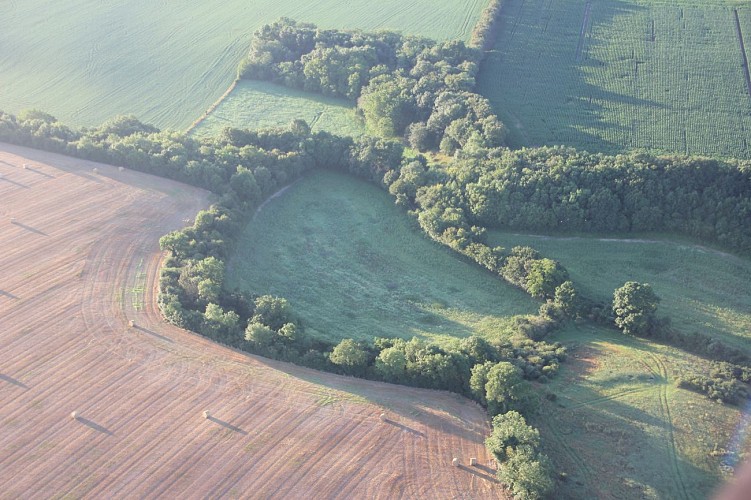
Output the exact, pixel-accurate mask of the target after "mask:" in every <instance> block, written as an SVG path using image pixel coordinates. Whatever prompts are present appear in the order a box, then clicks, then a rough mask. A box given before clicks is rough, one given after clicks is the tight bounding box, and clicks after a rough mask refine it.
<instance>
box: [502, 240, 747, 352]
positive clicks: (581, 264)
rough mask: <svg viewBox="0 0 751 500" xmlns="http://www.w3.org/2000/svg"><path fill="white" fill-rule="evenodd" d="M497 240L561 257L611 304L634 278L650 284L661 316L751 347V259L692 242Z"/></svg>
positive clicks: (685, 328) (585, 288)
mask: <svg viewBox="0 0 751 500" xmlns="http://www.w3.org/2000/svg"><path fill="white" fill-rule="evenodd" d="M491 240H492V242H493V243H494V244H498V245H501V246H505V247H511V246H514V245H529V246H531V247H533V248H536V249H537V250H539V251H540V252H542V254H543V255H545V256H546V257H550V258H552V259H556V260H558V261H560V262H561V263H562V264H563V265H564V266H566V268H567V269H568V271H569V273H570V275H571V278H572V280H573V281H574V283H576V285H577V286H578V287H579V288H580V289H581V290H582V292H583V293H584V294H586V295H587V296H589V297H592V298H596V299H599V300H603V301H607V302H611V301H612V298H613V291H614V290H615V289H616V288H617V287H619V286H621V285H622V284H623V283H625V282H626V281H640V282H647V283H650V284H651V285H652V286H653V288H654V290H655V292H656V293H657V294H658V295H659V296H660V297H661V299H662V301H661V302H660V305H659V307H658V310H657V313H658V315H660V316H668V317H670V319H671V320H672V325H673V327H675V328H676V329H678V330H679V331H682V332H687V333H690V332H694V331H697V332H699V333H703V334H708V335H711V336H716V337H718V338H721V339H722V340H724V341H726V342H728V343H729V344H732V345H734V346H736V347H739V348H741V349H745V350H746V351H748V352H751V289H749V285H748V284H749V283H751V261H748V260H746V259H742V258H739V257H735V256H731V255H727V254H723V253H720V252H717V251H713V250H711V249H706V248H703V247H698V246H695V245H692V244H690V243H685V242H675V241H671V240H668V239H655V240H652V239H650V240H639V239H618V238H598V237H592V236H585V237H555V236H533V235H519V234H515V233H504V232H498V231H494V232H492V233H491Z"/></svg>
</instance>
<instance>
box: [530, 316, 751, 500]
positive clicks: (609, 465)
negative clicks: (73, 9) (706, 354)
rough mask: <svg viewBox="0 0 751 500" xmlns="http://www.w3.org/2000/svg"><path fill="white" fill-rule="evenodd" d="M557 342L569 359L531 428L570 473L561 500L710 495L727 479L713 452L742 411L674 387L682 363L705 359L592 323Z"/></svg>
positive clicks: (562, 335) (699, 363) (559, 491)
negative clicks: (566, 350)
mask: <svg viewBox="0 0 751 500" xmlns="http://www.w3.org/2000/svg"><path fill="white" fill-rule="evenodd" d="M553 340H559V341H561V342H563V343H564V344H566V345H567V346H568V347H569V353H570V356H569V360H568V361H567V362H566V363H564V364H563V365H562V367H561V372H560V374H559V375H558V376H557V377H555V378H554V379H553V380H552V382H551V383H549V384H547V385H546V386H543V387H544V388H545V389H546V390H548V391H550V392H553V393H555V394H556V395H557V400H556V401H555V402H551V401H548V400H543V403H542V405H543V407H542V408H541V411H540V412H539V413H538V416H537V417H535V419H534V424H535V425H538V426H539V427H540V431H541V434H542V437H543V442H544V443H545V447H546V451H547V452H548V453H549V454H550V456H551V458H552V459H553V461H554V463H555V465H556V467H557V469H558V470H559V471H561V472H566V473H567V474H568V475H569V479H568V481H565V482H563V481H559V483H558V488H557V490H556V498H581V492H582V491H587V492H588V496H590V497H592V498H697V499H698V498H707V497H708V496H709V495H710V493H711V492H712V490H713V489H714V487H715V486H716V485H717V483H719V481H720V480H721V479H722V474H721V472H720V462H721V457H720V456H717V455H718V454H715V455H716V456H713V452H715V451H717V450H722V449H725V448H726V447H727V446H728V443H729V441H730V439H731V436H732V434H733V431H734V428H735V426H736V425H737V423H738V421H739V418H740V411H739V409H738V408H735V407H730V406H726V405H722V404H719V403H714V402H712V401H710V400H708V399H706V398H705V397H704V396H701V395H699V394H695V393H692V392H689V391H686V390H683V389H678V388H675V386H674V385H673V383H674V382H673V379H674V377H675V374H676V373H677V371H678V370H679V369H680V367H682V366H685V365H689V364H690V365H692V366H694V367H698V368H701V367H702V366H704V365H706V362H705V361H703V360H701V359H699V358H696V357H694V356H690V355H687V354H685V353H683V352H681V351H678V350H676V349H672V348H670V347H666V346H659V345H655V344H651V343H649V342H644V341H641V340H639V339H633V338H629V337H626V336H624V335H621V334H619V333H618V332H616V331H612V330H606V329H602V328H596V327H591V326H584V327H579V326H572V327H570V328H568V329H566V330H564V331H560V332H558V333H557V334H556V335H555V336H554V337H553ZM745 451H746V452H749V451H751V446H750V445H749V443H746V448H745Z"/></svg>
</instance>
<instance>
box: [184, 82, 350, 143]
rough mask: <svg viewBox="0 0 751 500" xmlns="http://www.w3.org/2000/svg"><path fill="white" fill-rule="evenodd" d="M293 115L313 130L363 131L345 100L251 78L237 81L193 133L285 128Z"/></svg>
mask: <svg viewBox="0 0 751 500" xmlns="http://www.w3.org/2000/svg"><path fill="white" fill-rule="evenodd" d="M295 118H302V119H303V120H305V121H306V122H307V123H308V125H310V128H311V129H312V130H313V131H317V130H325V131H327V132H331V133H332V134H337V135H348V136H358V135H362V134H364V133H365V126H364V125H363V124H362V122H361V121H359V120H358V119H357V117H356V116H355V108H354V107H353V106H352V105H351V104H350V103H348V102H347V101H345V100H342V99H334V98H331V97H324V96H320V95H317V94H310V93H308V92H302V91H299V90H294V89H289V88H287V87H283V86H280V85H274V84H273V83H269V82H259V81H253V80H240V81H239V82H238V83H237V86H236V87H235V88H234V89H233V90H232V92H231V93H230V94H229V96H228V97H227V98H226V99H224V100H223V101H222V103H221V104H220V105H219V106H218V107H217V108H216V109H215V110H214V111H212V112H211V114H209V115H208V116H207V117H206V119H204V120H203V121H202V122H201V123H200V124H199V125H198V126H197V127H196V128H194V129H193V131H192V133H193V135H195V136H198V137H204V136H211V135H216V134H218V133H219V132H221V131H222V129H223V128H224V127H235V128H250V129H259V128H266V127H285V126H287V125H289V123H290V122H291V121H292V120H294V119H295Z"/></svg>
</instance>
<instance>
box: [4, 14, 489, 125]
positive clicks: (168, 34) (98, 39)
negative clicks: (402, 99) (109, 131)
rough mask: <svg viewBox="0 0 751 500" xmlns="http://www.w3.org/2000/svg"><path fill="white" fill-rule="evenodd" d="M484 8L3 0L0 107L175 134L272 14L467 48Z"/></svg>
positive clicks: (225, 81) (209, 99) (212, 94)
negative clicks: (121, 119)
mask: <svg viewBox="0 0 751 500" xmlns="http://www.w3.org/2000/svg"><path fill="white" fill-rule="evenodd" d="M484 7H485V1H484V0H469V1H467V2H453V1H450V0H440V1H437V2H436V1H431V0H417V1H414V2H402V1H398V0H383V1H379V2H377V3H376V4H373V3H372V2H369V1H367V0H351V1H348V2H342V1H341V0H315V1H312V2H296V1H293V0H282V1H275V0H252V1H250V2H249V1H247V0H224V1H221V2H220V1H217V0H210V1H205V2H195V1H188V0H176V1H171V2H154V1H150V0H134V1H132V2H102V1H100V0H64V1H60V2H49V1H48V0H25V1H23V2H18V1H11V2H10V3H8V2H3V7H2V16H0V47H2V50H1V51H0V88H1V89H2V92H0V109H3V110H5V111H9V112H18V111H20V110H21V109H24V108H30V107H35V108H40V109H43V110H45V111H47V112H49V113H52V114H53V115H55V116H57V117H58V118H59V119H61V120H62V121H64V122H65V123H67V124H71V125H84V126H92V125H99V124H101V123H102V122H104V121H105V120H107V119H109V118H111V117H112V116H114V115H116V114H135V115H136V116H138V117H139V118H140V119H142V120H144V121H146V122H149V123H154V124H156V125H157V126H159V127H162V128H179V129H184V128H186V127H187V126H188V125H190V123H192V122H193V120H195V119H196V118H197V117H198V116H200V115H201V114H202V113H203V112H204V111H205V110H206V109H208V107H209V106H210V105H211V104H212V103H213V102H214V101H216V99H217V98H218V97H219V96H220V95H222V93H223V92H224V91H225V89H226V88H227V86H228V85H229V84H230V82H231V81H232V79H233V77H234V75H235V70H236V67H237V64H238V62H239V61H240V59H241V58H242V57H243V55H244V54H245V52H246V50H247V48H248V45H249V43H250V36H251V35H252V33H253V32H254V31H255V30H256V29H258V28H259V27H261V25H263V24H265V23H268V22H271V21H274V20H276V19H278V18H279V17H281V16H288V17H292V18H295V19H298V20H300V21H307V22H314V23H317V24H319V25H320V26H321V27H322V28H351V29H357V28H359V29H365V30H377V29H393V30H400V31H404V32H407V33H413V34H419V35H425V36H429V37H431V38H437V39H453V38H460V39H465V40H468V39H469V37H470V33H471V31H472V27H473V25H474V23H475V22H476V21H477V19H478V18H479V16H480V12H481V11H482V9H483V8H484Z"/></svg>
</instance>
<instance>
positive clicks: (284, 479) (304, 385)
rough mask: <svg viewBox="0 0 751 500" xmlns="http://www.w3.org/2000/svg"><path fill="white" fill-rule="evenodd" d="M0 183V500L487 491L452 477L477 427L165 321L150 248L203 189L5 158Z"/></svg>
mask: <svg viewBox="0 0 751 500" xmlns="http://www.w3.org/2000/svg"><path fill="white" fill-rule="evenodd" d="M23 164H26V165H27V168H25V169H24V168H23V167H22V165H23ZM93 168H96V169H97V170H98V171H97V172H94V171H93ZM0 173H2V174H3V178H2V179H1V180H0V199H2V204H1V205H0V216H2V222H1V223H2V224H3V225H4V226H5V228H4V230H3V232H2V233H0V234H1V235H2V236H0V238H2V239H0V248H2V250H3V252H2V257H0V276H2V283H0V316H2V317H3V323H4V327H3V329H2V331H0V340H1V342H0V360H1V361H2V364H1V366H2V369H1V371H0V385H1V386H2V387H3V393H4V394H5V396H4V404H3V408H2V413H1V414H0V443H2V444H1V445H0V446H2V452H0V457H1V458H0V491H3V492H4V493H3V496H7V497H18V496H23V495H28V494H36V495H40V496H57V495H59V496H64V495H71V496H110V497H125V496H160V495H165V494H168V493H169V494H170V495H180V496H184V497H205V496H233V495H241V494H242V493H243V492H247V491H254V492H255V493H257V494H258V495H261V496H265V497H285V496H290V495H293V496H294V495H301V494H303V493H305V494H316V495H318V496H326V497H335V496H340V497H347V496H351V495H352V494H353V493H354V492H357V493H358V494H364V495H367V496H410V497H417V496H432V497H436V496H454V497H455V496H460V495H463V494H466V493H467V492H471V494H472V495H473V496H475V497H497V496H498V495H499V494H501V490H500V489H499V487H498V486H497V485H496V484H495V482H494V481H492V480H491V478H490V477H488V476H486V475H483V474H478V473H472V472H471V471H470V470H469V469H463V468H453V467H451V466H450V465H451V459H452V458H453V457H454V456H457V457H462V458H463V457H470V456H473V457H478V458H479V459H480V461H481V463H487V460H488V457H487V455H486V452H485V450H484V446H483V439H484V437H485V435H486V434H487V432H488V430H489V427H488V422H487V418H486V417H485V415H484V412H483V411H482V409H481V408H479V407H478V406H477V405H475V404H473V403H471V402H469V401H468V400H466V399H464V398H460V397H458V396H456V395H453V394H449V393H444V392H436V391H425V390H419V389H411V388H405V387H398V386H392V385H388V384H381V383H374V382H367V381H362V380H356V379H351V378H344V377H338V376H334V375H329V374H325V373H321V372H316V371H313V370H308V369H302V368H297V367H294V366H292V365H287V364H284V363H278V362H273V361H269V360H265V359H262V358H257V357H254V356H250V355H246V354H242V353H239V352H236V351H233V350H230V349H227V348H224V347H221V346H218V345H216V344H213V343H211V342H210V341H208V340H205V339H203V338H201V337H199V336H197V335H194V334H191V333H190V332H186V331H183V330H180V329H178V328H176V327H173V326H170V325H167V324H165V323H164V322H163V321H162V318H161V315H160V313H159V311H158V310H157V308H156V305H155V298H156V297H155V293H156V283H155V280H156V279H157V276H158V272H157V271H158V266H159V262H160V260H161V255H160V252H159V250H158V244H157V241H158V238H159V237H160V236H161V235H162V234H164V233H165V232H167V231H169V230H171V229H174V228H176V227H179V226H181V225H183V224H185V222H186V220H189V219H190V218H191V217H192V216H193V215H194V214H195V213H196V212H197V210H198V209H199V208H201V207H204V206H206V204H207V203H208V194H207V193H206V192H205V191H202V190H199V189H195V188H191V187H188V186H185V185H182V184H178V183H175V182H172V181H167V180H164V179H160V178H156V177H153V176H149V175H146V174H140V173H135V172H131V171H127V170H126V171H120V170H119V169H117V168H114V167H110V166H107V165H100V164H95V163H92V162H87V161H82V160H76V159H72V158H68V157H64V156H59V155H55V154H49V153H42V152H39V151H34V150H30V149H26V148H22V147H16V146H9V145H1V146H0ZM11 217H12V218H14V220H12V221H11ZM129 320H133V321H134V322H135V325H134V326H133V327H129V326H128V321H129ZM206 410H207V411H209V412H210V413H209V414H208V416H209V417H210V418H204V415H203V411H206ZM73 411H75V412H76V418H75V419H74V418H71V412H73ZM382 412H385V413H386V415H387V417H388V418H387V420H386V421H382V420H381V419H380V418H379V415H380V413H382Z"/></svg>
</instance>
